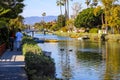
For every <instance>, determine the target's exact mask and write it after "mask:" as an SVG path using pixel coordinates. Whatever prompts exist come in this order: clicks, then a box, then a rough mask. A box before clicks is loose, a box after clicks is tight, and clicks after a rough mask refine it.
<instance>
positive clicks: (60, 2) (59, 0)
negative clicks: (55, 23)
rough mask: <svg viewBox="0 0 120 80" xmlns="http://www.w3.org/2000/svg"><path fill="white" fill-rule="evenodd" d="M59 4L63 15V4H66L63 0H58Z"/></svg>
mask: <svg viewBox="0 0 120 80" xmlns="http://www.w3.org/2000/svg"><path fill="white" fill-rule="evenodd" d="M56 3H57V6H60V12H61V15H62V6H64V2H63V0H57V2H56Z"/></svg>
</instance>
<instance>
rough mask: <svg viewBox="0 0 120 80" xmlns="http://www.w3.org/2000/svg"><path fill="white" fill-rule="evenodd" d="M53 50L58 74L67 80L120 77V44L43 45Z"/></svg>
mask: <svg viewBox="0 0 120 80" xmlns="http://www.w3.org/2000/svg"><path fill="white" fill-rule="evenodd" d="M39 45H40V46H41V47H42V49H43V50H46V51H50V52H52V55H51V57H52V58H54V60H55V67H56V77H58V78H62V79H63V80H119V79H120V46H119V45H120V43H115V42H114V43H111V42H110V43H108V42H105V43H100V42H91V41H77V40H72V41H66V42H58V43H44V44H39Z"/></svg>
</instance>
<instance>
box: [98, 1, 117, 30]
mask: <svg viewBox="0 0 120 80" xmlns="http://www.w3.org/2000/svg"><path fill="white" fill-rule="evenodd" d="M99 1H100V2H101V3H102V5H103V7H104V14H105V24H103V27H105V28H106V30H107V28H108V26H109V25H108V21H109V19H110V16H112V15H111V8H112V7H113V5H114V4H115V2H116V1H118V0H99Z"/></svg>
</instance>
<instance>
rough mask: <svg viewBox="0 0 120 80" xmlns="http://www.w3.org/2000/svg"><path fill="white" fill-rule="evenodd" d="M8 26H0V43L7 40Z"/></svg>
mask: <svg viewBox="0 0 120 80" xmlns="http://www.w3.org/2000/svg"><path fill="white" fill-rule="evenodd" d="M8 38H9V37H8V28H7V27H2V28H0V44H2V43H4V42H8Z"/></svg>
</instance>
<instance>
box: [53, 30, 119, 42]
mask: <svg viewBox="0 0 120 80" xmlns="http://www.w3.org/2000/svg"><path fill="white" fill-rule="evenodd" d="M54 34H56V35H59V36H64V37H71V38H76V39H78V38H80V37H84V36H87V37H88V38H89V39H90V40H92V41H101V36H102V35H103V36H104V38H105V41H112V42H120V34H98V33H74V32H59V31H57V32H55V33H54Z"/></svg>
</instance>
